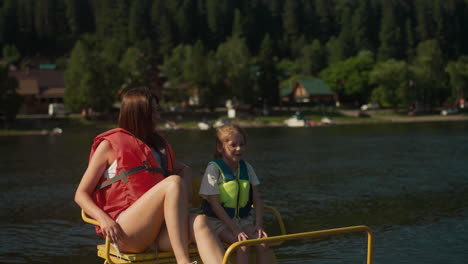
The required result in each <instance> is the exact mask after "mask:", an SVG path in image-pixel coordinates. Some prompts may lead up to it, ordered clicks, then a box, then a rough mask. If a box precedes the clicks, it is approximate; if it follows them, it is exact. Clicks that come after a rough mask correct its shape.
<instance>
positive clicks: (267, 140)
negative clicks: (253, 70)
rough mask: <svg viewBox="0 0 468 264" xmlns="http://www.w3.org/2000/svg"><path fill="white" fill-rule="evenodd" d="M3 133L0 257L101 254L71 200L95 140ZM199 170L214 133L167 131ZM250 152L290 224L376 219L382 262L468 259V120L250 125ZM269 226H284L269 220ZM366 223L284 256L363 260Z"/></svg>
mask: <svg viewBox="0 0 468 264" xmlns="http://www.w3.org/2000/svg"><path fill="white" fill-rule="evenodd" d="M99 132H101V131H87V132H82V131H80V132H73V131H64V134H63V135H60V136H4V137H0V171H1V176H2V177H1V178H0V188H1V193H0V263H102V260H101V259H100V258H98V257H96V250H95V246H96V244H97V243H99V242H100V239H99V238H98V237H97V235H95V233H94V230H93V228H92V227H91V225H89V224H85V223H84V222H82V220H81V218H80V209H79V207H78V206H77V205H76V204H75V203H74V202H73V196H74V192H75V189H76V187H77V184H78V182H79V181H80V179H81V176H82V174H83V172H84V170H85V167H86V165H87V158H88V155H89V148H90V145H91V141H92V138H93V137H94V136H95V135H96V134H97V133H99ZM165 133H166V136H167V137H168V138H169V140H170V141H171V143H172V145H173V147H174V149H175V152H176V154H177V158H178V159H179V160H182V161H184V162H186V163H188V164H190V165H191V166H192V167H193V169H194V172H195V173H194V174H195V176H199V175H201V174H202V172H203V169H204V166H205V164H206V163H207V161H208V160H209V159H210V157H211V155H212V150H213V143H214V140H213V135H212V131H189V130H186V131H171V132H165ZM247 133H248V134H249V141H248V147H249V153H248V156H247V159H248V160H249V161H250V163H252V165H253V166H254V168H255V169H256V172H257V174H258V175H259V177H260V180H261V181H262V185H261V186H262V187H261V191H262V196H263V200H264V202H265V203H266V204H270V205H273V206H275V207H276V208H277V209H278V210H279V211H280V212H281V213H282V216H283V219H284V221H285V224H286V229H287V231H288V232H289V233H296V232H306V231H314V230H320V229H328V228H337V227H344V226H353V225H367V226H369V227H370V228H371V229H372V230H373V232H374V235H375V238H374V257H373V260H374V263H382V264H387V263H388V264H394V263H434V264H435V263H463V262H464V261H466V259H468V123H467V122H454V123H450V122H449V123H419V124H376V125H349V126H330V127H316V128H307V129H300V128H298V129H294V128H255V129H248V130H247ZM266 227H267V230H270V233H271V234H275V233H277V228H276V226H275V225H274V223H273V222H272V221H270V220H269V218H267V220H266ZM366 243H367V237H366V235H365V234H364V233H358V234H348V235H338V236H333V237H329V238H320V239H308V240H298V241H290V242H287V243H285V244H283V245H282V247H280V248H276V249H275V252H276V255H277V258H278V259H279V263H365V258H366Z"/></svg>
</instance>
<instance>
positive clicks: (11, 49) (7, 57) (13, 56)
mask: <svg viewBox="0 0 468 264" xmlns="http://www.w3.org/2000/svg"><path fill="white" fill-rule="evenodd" d="M20 59H21V54H20V52H19V50H18V49H17V48H16V47H15V46H11V45H6V46H4V47H3V61H4V63H5V64H6V65H7V66H8V65H11V64H13V65H16V64H17V63H18V62H19V60H20Z"/></svg>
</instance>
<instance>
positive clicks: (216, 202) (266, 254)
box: [199, 124, 271, 263]
mask: <svg viewBox="0 0 468 264" xmlns="http://www.w3.org/2000/svg"><path fill="white" fill-rule="evenodd" d="M246 143H247V137H246V134H245V132H244V130H242V129H241V128H240V127H239V126H237V125H233V124H228V125H225V126H222V127H220V128H218V129H217V130H216V149H215V155H214V158H215V159H214V160H213V161H211V162H210V163H209V164H208V166H207V168H206V171H205V174H204V176H203V179H202V183H201V186H200V192H199V193H200V195H201V196H202V197H203V198H204V201H203V202H202V209H203V212H204V214H205V215H207V216H209V217H210V218H209V220H208V221H209V222H210V224H211V225H212V228H213V229H214V230H215V232H216V233H217V234H218V235H219V237H220V238H221V240H222V241H223V242H226V243H229V244H232V243H235V242H237V241H243V240H248V239H255V238H264V237H267V233H265V231H264V230H263V227H262V226H263V220H262V218H263V206H262V202H261V199H260V192H259V189H258V185H259V184H260V182H259V180H258V178H257V175H256V174H255V171H254V169H253V168H252V166H251V165H250V164H249V163H247V162H246V161H244V160H242V157H243V156H244V154H245V151H246ZM252 203H253V205H254V208H255V219H254V216H252V215H251V214H250V209H251V208H252ZM256 248H257V263H270V262H271V261H270V251H269V249H268V246H267V245H266V244H261V245H258V246H256ZM236 253H237V263H248V261H249V249H248V247H240V248H238V250H237V252H236Z"/></svg>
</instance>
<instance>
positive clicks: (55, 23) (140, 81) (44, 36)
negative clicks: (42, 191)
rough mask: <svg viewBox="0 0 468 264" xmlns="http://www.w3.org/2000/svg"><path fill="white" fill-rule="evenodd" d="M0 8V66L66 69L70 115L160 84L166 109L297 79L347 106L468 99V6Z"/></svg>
mask: <svg viewBox="0 0 468 264" xmlns="http://www.w3.org/2000/svg"><path fill="white" fill-rule="evenodd" d="M0 8H1V9H0V46H1V47H2V50H3V61H4V63H5V62H7V63H8V64H14V65H16V66H17V67H18V68H24V67H27V66H28V63H30V59H29V58H32V57H34V56H37V55H40V56H44V57H46V58H49V59H50V60H51V61H52V62H54V63H57V64H58V65H61V66H62V67H64V68H66V76H65V77H66V97H65V99H66V102H67V104H69V106H70V107H71V108H72V109H81V108H82V107H83V104H92V105H91V106H95V107H98V108H103V110H105V108H107V107H108V106H109V104H111V103H112V101H113V100H109V99H108V98H102V97H104V96H107V97H108V95H109V94H113V95H117V94H118V91H119V90H121V89H125V88H128V87H133V86H139V85H147V86H157V85H161V84H158V82H156V81H155V79H160V78H159V77H161V76H164V77H165V78H166V79H167V83H166V86H167V88H168V89H167V91H168V92H167V93H166V94H165V96H167V97H168V99H169V100H184V98H185V97H188V95H189V94H181V93H180V91H179V92H176V93H174V92H172V93H170V92H169V91H171V89H170V88H174V87H177V86H178V85H179V84H181V83H184V84H188V86H189V87H196V88H198V89H199V90H200V92H201V95H202V97H201V98H200V100H201V103H202V104H204V105H209V104H214V103H215V102H217V101H218V99H224V98H228V97H232V96H237V97H238V98H240V99H241V100H243V101H245V102H253V101H255V100H256V99H257V98H258V97H261V98H264V99H267V100H268V101H269V102H270V103H271V104H277V103H278V101H279V98H278V94H279V92H278V87H279V86H280V83H281V81H282V80H284V79H287V78H288V77H290V76H291V75H294V74H304V75H310V76H320V77H321V78H323V79H324V80H325V81H326V82H327V83H328V85H329V86H330V87H331V88H332V89H333V90H335V91H336V92H337V93H338V94H339V96H340V98H341V99H342V100H343V101H345V102H346V101H349V102H355V101H357V102H360V103H362V102H366V101H368V100H373V101H376V102H380V103H381V104H383V105H386V106H391V107H406V106H407V105H409V104H412V103H414V102H416V101H418V102H421V103H423V104H428V105H440V104H441V103H443V102H445V101H447V100H449V101H456V100H457V99H459V98H465V97H467V94H468V92H467V89H468V88H467V87H468V84H467V83H468V66H467V65H468V58H467V57H466V56H467V55H468V1H467V0H309V1H306V0H95V1H93V0H41V1H38V0H0ZM155 76H156V77H158V78H156V77H155ZM166 79H165V80H166ZM80 91H81V92H80ZM82 91H86V92H82ZM187 93H189V92H187ZM89 102H91V103H89Z"/></svg>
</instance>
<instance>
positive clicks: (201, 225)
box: [158, 214, 224, 264]
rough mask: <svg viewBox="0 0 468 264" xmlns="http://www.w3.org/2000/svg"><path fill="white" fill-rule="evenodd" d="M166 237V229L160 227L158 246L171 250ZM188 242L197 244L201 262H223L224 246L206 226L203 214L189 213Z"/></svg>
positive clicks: (209, 263)
mask: <svg viewBox="0 0 468 264" xmlns="http://www.w3.org/2000/svg"><path fill="white" fill-rule="evenodd" d="M168 237H169V236H168V233H167V230H166V229H165V228H162V229H161V233H160V234H159V237H158V248H160V249H161V250H164V251H171V250H172V247H171V243H169V239H168ZM197 241H198V243H197ZM189 242H190V243H195V244H197V248H198V253H199V254H200V257H201V259H202V260H203V263H206V264H211V263H221V262H223V257H224V248H223V247H222V245H221V241H219V239H218V237H217V236H216V235H215V234H214V232H213V231H212V230H211V228H210V227H209V226H208V223H207V222H206V217H205V216H203V215H195V214H192V215H189Z"/></svg>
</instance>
